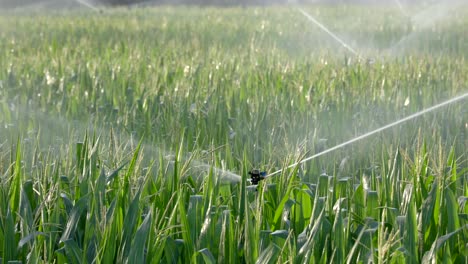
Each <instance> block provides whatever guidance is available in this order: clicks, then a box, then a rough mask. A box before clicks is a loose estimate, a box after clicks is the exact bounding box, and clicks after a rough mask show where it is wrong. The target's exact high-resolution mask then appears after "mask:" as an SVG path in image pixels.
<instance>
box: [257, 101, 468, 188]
mask: <svg viewBox="0 0 468 264" xmlns="http://www.w3.org/2000/svg"><path fill="white" fill-rule="evenodd" d="M467 98H468V93H464V94H462V95H459V96H456V97H453V98H451V99H449V100H447V101H445V102H442V103H439V104H436V105H434V106H431V107H429V108H426V109H424V110H421V111H419V112H417V113H414V114H412V115H409V116H407V117H404V118H401V119H399V120H396V121H394V122H392V123H389V124H387V125H385V126H382V127H380V128H377V129H375V130H372V131H370V132H367V133H365V134H363V135H360V136H358V137H355V138H352V139H350V140H348V141H346V142H343V143H341V144H339V145H336V146H334V147H332V148H329V149H327V150H324V151H322V152H319V153H317V154H314V155H312V156H310V157H307V158H305V159H302V160H301V161H299V162H296V163H294V164H291V165H289V166H287V167H285V168H283V169H280V170H277V171H274V172H271V173H270V174H267V173H266V172H264V171H260V170H257V169H253V170H251V171H250V172H249V174H250V177H251V180H250V182H251V184H252V185H257V184H258V183H259V182H260V181H261V180H264V179H266V178H269V177H272V176H275V175H277V174H279V173H281V172H282V171H284V170H285V169H290V168H293V167H295V166H297V165H299V164H302V163H305V162H307V161H310V160H312V159H315V158H318V157H320V156H323V155H325V154H327V153H329V152H332V151H335V150H337V149H341V148H343V147H346V146H347V145H350V144H352V143H354V142H357V141H360V140H362V139H365V138H367V137H370V136H372V135H374V134H377V133H379V132H382V131H384V130H387V129H389V128H392V127H394V126H397V125H399V124H402V123H404V122H407V121H409V120H412V119H415V118H417V117H419V116H422V115H424V114H427V113H430V112H433V111H435V110H437V109H439V108H441V107H444V106H447V105H451V104H454V103H456V102H458V101H462V100H464V99H467Z"/></svg>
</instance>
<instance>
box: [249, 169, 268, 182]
mask: <svg viewBox="0 0 468 264" xmlns="http://www.w3.org/2000/svg"><path fill="white" fill-rule="evenodd" d="M249 175H250V183H252V184H253V185H257V184H258V183H259V182H260V181H261V180H263V179H265V176H266V175H267V174H266V171H260V170H257V169H253V170H251V171H249Z"/></svg>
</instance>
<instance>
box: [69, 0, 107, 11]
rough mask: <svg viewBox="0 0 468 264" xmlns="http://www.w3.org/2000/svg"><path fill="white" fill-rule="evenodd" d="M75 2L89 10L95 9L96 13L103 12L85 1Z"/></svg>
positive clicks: (77, 0) (78, 0)
mask: <svg viewBox="0 0 468 264" xmlns="http://www.w3.org/2000/svg"><path fill="white" fill-rule="evenodd" d="M75 1H76V2H78V3H79V4H81V5H84V6H86V7H88V8H90V9H93V10H94V11H97V12H102V10H100V9H99V8H97V7H96V6H95V5H93V4H91V3H89V2H88V1H85V0H75Z"/></svg>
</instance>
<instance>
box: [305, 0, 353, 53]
mask: <svg viewBox="0 0 468 264" xmlns="http://www.w3.org/2000/svg"><path fill="white" fill-rule="evenodd" d="M297 10H298V11H299V12H301V14H303V15H304V16H305V17H306V18H307V19H309V20H310V21H312V22H313V23H314V24H315V25H317V26H318V27H319V28H320V29H322V30H323V31H325V32H326V33H327V34H328V35H329V36H330V37H332V38H333V39H334V40H336V41H337V42H338V43H340V44H341V45H342V46H343V47H344V48H345V49H347V50H348V51H350V52H351V53H353V54H354V55H355V56H356V57H359V54H358V53H357V52H356V50H354V49H353V48H351V46H349V45H348V44H347V43H346V42H344V41H343V40H342V39H340V38H339V37H338V36H337V35H336V34H334V33H333V32H331V31H330V30H329V29H328V28H327V27H325V25H323V24H322V23H320V22H319V21H318V20H317V19H315V18H314V17H313V16H311V15H310V14H309V13H307V12H306V11H304V9H302V8H299V7H298V8H297Z"/></svg>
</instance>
